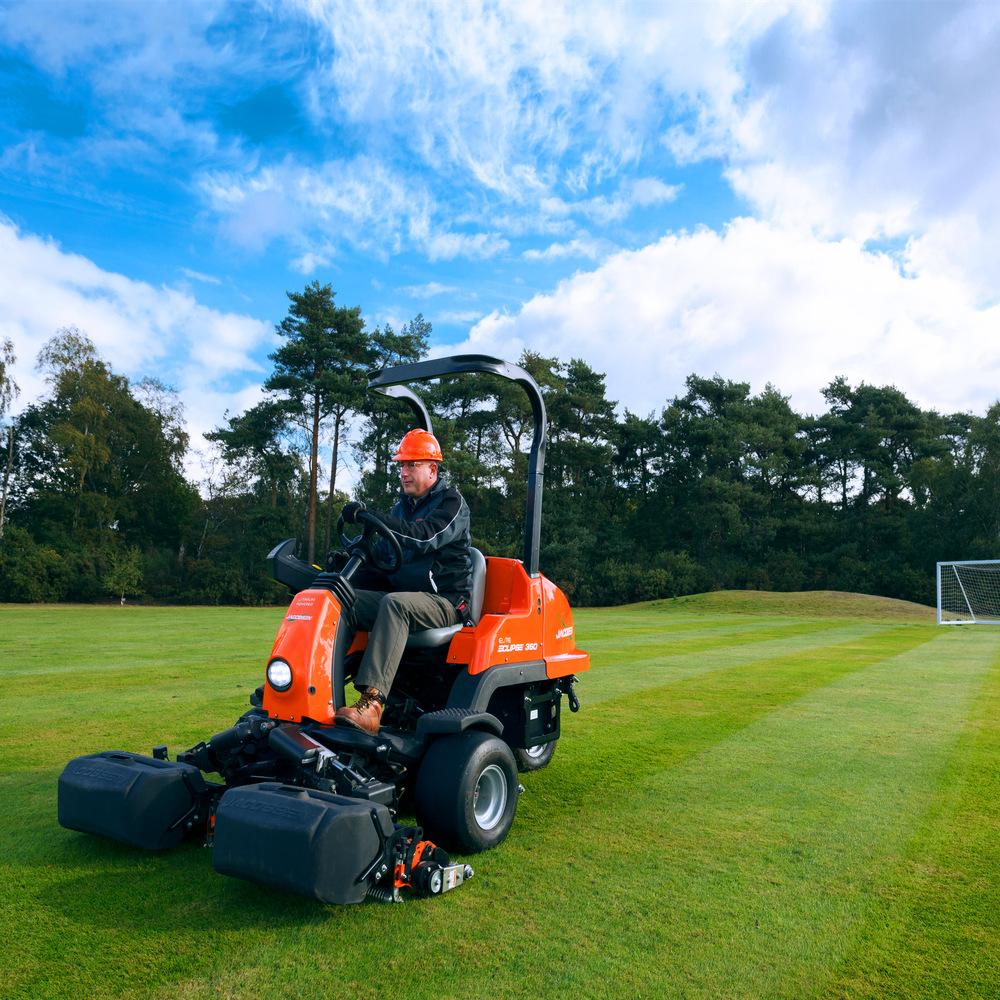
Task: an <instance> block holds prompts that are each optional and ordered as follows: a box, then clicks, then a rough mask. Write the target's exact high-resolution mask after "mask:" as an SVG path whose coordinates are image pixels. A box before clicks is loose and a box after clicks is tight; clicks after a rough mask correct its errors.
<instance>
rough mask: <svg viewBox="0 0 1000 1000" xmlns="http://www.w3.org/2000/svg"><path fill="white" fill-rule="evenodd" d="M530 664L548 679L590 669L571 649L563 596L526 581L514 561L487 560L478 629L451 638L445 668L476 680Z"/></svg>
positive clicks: (541, 581)
mask: <svg viewBox="0 0 1000 1000" xmlns="http://www.w3.org/2000/svg"><path fill="white" fill-rule="evenodd" d="M534 660H544V661H545V668H546V669H545V672H546V674H547V675H548V676H549V677H553V678H554V677H565V676H567V675H568V674H578V673H581V672H583V671H584V670H589V669H590V656H589V655H588V654H587V653H584V652H583V651H582V650H579V649H577V648H576V639H575V638H574V627H573V612H572V611H571V610H570V607H569V602H568V601H567V600H566V596H565V594H563V592H562V591H561V590H560V589H559V588H558V587H557V586H556V585H555V584H554V583H552V581H551V580H547V579H546V578H545V577H544V576H541V575H539V576H537V577H534V578H532V577H530V576H528V574H527V573H526V572H525V569H524V565H523V564H522V563H521V562H520V561H519V560H517V559H498V558H496V557H492V556H491V557H490V558H488V559H487V560H486V594H485V597H484V600H483V614H482V616H481V617H480V619H479V624H478V625H476V626H475V627H474V628H463V629H462V630H461V631H460V632H458V633H457V634H456V635H455V638H454V639H452V640H451V646H450V647H449V649H448V662H449V663H466V664H468V668H469V673H470V674H481V673H482V672H483V671H484V670H488V669H489V668H490V667H492V666H497V665H499V664H503V663H526V662H528V661H534Z"/></svg>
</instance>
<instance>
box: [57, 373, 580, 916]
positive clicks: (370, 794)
mask: <svg viewBox="0 0 1000 1000" xmlns="http://www.w3.org/2000/svg"><path fill="white" fill-rule="evenodd" d="M470 372H471V373H475V372H480V373H490V374H493V375H498V376H501V377H503V378H507V379H510V380H512V381H514V382H517V383H518V384H520V385H521V386H522V387H523V388H524V390H525V391H526V392H527V394H528V397H529V399H530V401H531V408H532V412H533V416H534V437H533V440H532V444H531V452H530V457H529V466H528V491H527V513H526V518H525V538H524V558H523V560H518V559H499V558H493V557H487V558H484V557H483V556H482V555H481V554H480V553H479V552H478V551H476V550H475V549H474V550H473V552H472V555H473V595H472V600H471V607H470V608H469V611H468V615H469V617H468V619H467V621H466V622H465V624H464V625H455V626H453V627H450V628H441V629H432V630H429V631H426V632H417V633H414V634H412V635H411V636H410V638H409V641H408V643H407V647H406V652H405V654H404V657H403V660H402V663H401V664H400V669H399V671H398V673H397V675H396V680H395V683H394V684H393V686H392V689H391V691H390V693H389V699H388V702H387V704H386V707H385V712H384V714H383V717H382V729H381V731H380V732H379V734H378V735H377V736H370V735H369V734H367V733H365V732H362V731H361V730H358V729H353V728H348V727H346V726H339V727H338V726H336V725H334V712H335V710H336V709H337V708H339V707H340V706H342V705H344V704H345V689H346V688H347V682H348V680H349V679H350V678H351V676H352V675H353V672H354V670H355V669H356V668H357V665H358V663H359V662H360V658H361V652H362V651H363V649H364V647H365V643H366V640H367V634H366V633H361V632H359V633H357V634H353V633H352V631H351V629H350V628H349V626H348V625H347V619H346V617H345V615H346V613H347V612H348V611H349V610H350V608H351V606H352V603H353V601H354V590H353V588H352V586H351V578H352V576H353V575H354V574H355V573H356V572H357V571H358V569H359V568H360V567H361V566H364V565H366V564H369V565H374V566H376V567H379V568H381V569H382V570H383V571H389V572H391V571H392V570H393V569H394V568H395V567H396V566H398V564H399V561H400V559H401V550H400V546H399V542H398V540H397V539H396V537H395V535H394V534H393V533H392V532H391V531H390V530H389V529H388V528H387V527H386V525H385V524H384V523H383V522H382V521H381V520H380V519H379V518H378V516H377V515H375V514H373V513H371V512H369V511H366V512H363V513H362V514H361V515H360V516H359V522H360V523H361V525H362V532H361V534H360V535H359V536H358V537H357V538H353V539H351V538H348V537H346V536H345V535H344V534H343V519H341V522H340V523H339V524H338V534H339V535H340V537H341V541H342V543H343V546H344V554H343V555H342V556H341V559H340V564H341V568H340V569H339V570H337V571H333V570H327V571H324V572H320V571H319V570H318V569H317V568H316V567H314V566H311V565H309V564H308V563H305V562H303V561H302V560H299V559H296V558H295V557H294V556H293V555H292V550H293V548H294V545H295V540H294V539H290V540H288V541H287V542H283V543H282V544H280V545H278V546H277V547H276V548H275V549H274V550H273V551H272V552H271V553H270V556H269V560H270V563H271V568H272V572H273V574H274V577H275V579H276V580H278V581H279V582H281V583H284V584H286V585H287V586H288V587H289V588H290V590H291V591H292V592H293V593H294V595H295V596H294V597H293V599H292V602H291V605H290V606H289V608H288V612H287V614H286V615H285V618H284V620H283V621H282V623H281V627H280V629H279V630H278V635H277V637H276V639H275V642H274V647H273V648H272V650H271V655H270V657H269V659H268V663H267V669H266V676H265V682H264V684H263V685H262V686H261V687H260V688H258V689H257V691H256V692H255V693H254V695H253V696H252V697H251V699H250V703H251V708H250V711H248V712H246V713H245V714H244V715H243V716H242V717H241V718H240V719H239V720H238V721H237V722H236V724H235V725H234V726H232V727H231V728H229V729H227V730H225V731H224V732H221V733H217V734H216V735H215V736H213V737H212V738H211V739H210V740H209V741H208V742H207V743H199V744H198V745H197V746H194V747H192V748H191V749H190V750H186V751H184V752H182V753H179V754H177V756H176V759H175V760H173V761H171V760H170V759H169V758H168V755H167V748H166V747H165V746H160V747H156V748H154V750H153V755H152V756H151V757H147V756H142V755H140V754H134V753H127V752H124V751H118V750H114V751H108V752H105V753H97V754H90V755H88V756H85V757H77V758H76V759H75V760H72V761H70V762H69V764H67V765H66V768H65V769H64V770H63V773H62V775H61V776H60V778H59V822H60V823H61V824H62V825H63V826H65V827H68V828H69V829H71V830H81V831H83V832H85V833H94V834H99V835H101V836H105V837H110V838H112V839H114V840H118V841H122V842H124V843H127V844H132V845H135V846H138V847H143V848H148V849H152V850H160V849H163V848H168V847H173V846H175V845H176V844H178V843H180V841H181V840H182V839H184V838H185V837H186V836H188V835H191V836H198V837H202V838H204V840H205V842H206V843H209V844H211V846H212V855H213V864H214V866H215V869H216V870H217V871H219V872H221V873H223V874H225V875H236V876H239V877H240V878H245V879H250V880H253V881H255V882H261V883H264V884H267V885H272V886H277V887H279V888H282V889H287V890H291V891H294V892H299V893H303V894H305V895H307V896H312V897H315V898H317V899H319V900H322V901H323V902H326V903H357V902H361V901H362V900H364V899H365V898H373V899H379V900H384V901H396V900H399V899H400V898H402V896H401V894H402V893H404V892H410V893H413V894H415V895H438V894H439V893H441V892H444V891H446V890H448V889H451V888H454V887H455V886H457V885H460V884H462V882H464V881H465V880H466V879H468V878H469V877H470V876H471V875H472V869H471V868H470V867H469V866H468V865H465V864H462V863H458V864H453V863H452V861H451V858H450V857H449V855H448V854H447V853H445V852H446V850H448V851H458V852H462V853H474V852H477V851H482V850H485V849H487V848H490V847H494V846H495V845H496V844H499V843H500V842H501V841H502V840H503V839H504V838H505V837H506V836H507V833H508V831H509V830H510V827H511V824H512V823H513V821H514V813H515V811H516V808H517V798H518V795H519V793H520V792H521V791H522V789H521V786H520V785H519V784H518V777H517V775H518V771H519V770H520V771H533V770H538V769H540V768H542V767H544V766H545V765H546V764H547V763H548V762H549V760H550V759H551V757H552V754H553V751H554V750H555V745H556V740H557V739H558V738H559V731H560V707H561V703H562V697H563V695H565V696H566V698H567V701H568V702H569V707H570V709H571V710H572V711H574V712H575V711H576V710H577V709H578V708H579V702H578V700H577V698H576V695H575V693H574V691H573V684H574V682H575V680H576V676H575V675H576V674H578V673H580V672H581V671H583V670H587V669H588V668H589V666H590V660H589V657H588V655H587V654H586V653H584V652H582V651H580V650H578V649H577V648H576V643H575V640H574V633H573V616H572V613H571V611H570V608H569V604H568V602H567V600H566V598H565V596H564V595H563V593H562V592H561V591H560V590H559V588H558V587H556V586H555V585H554V584H552V583H551V582H550V581H549V580H546V579H545V577H544V576H542V575H541V574H540V573H539V571H538V548H539V528H540V520H541V506H542V472H543V467H544V462H545V430H546V418H545V406H544V403H543V400H542V396H541V392H540V391H539V389H538V385H537V384H536V383H535V381H534V380H533V379H532V377H531V376H530V375H529V374H528V373H527V372H526V371H524V370H523V369H521V368H519V367H517V366H516V365H511V364H507V363H506V362H503V361H499V360H497V359H496V358H489V357H484V356H481V355H464V356H458V357H452V358H441V359H437V360H432V361H423V362H419V363H417V364H411V365H401V366H398V367H395V368H389V369H386V370H384V371H382V372H380V373H379V374H378V375H377V376H376V377H375V378H374V379H372V381H371V382H370V388H372V389H375V390H377V391H379V392H382V393H384V394H386V395H388V396H393V397H396V398H398V399H400V400H402V401H403V402H405V403H406V404H407V405H409V407H410V408H411V410H412V411H413V413H414V415H415V418H416V421H417V423H418V424H419V425H420V426H421V427H423V428H424V429H425V430H428V431H429V430H431V429H432V428H431V421H430V417H429V415H428V413H427V410H426V408H425V407H424V405H423V403H422V402H421V401H420V398H419V397H418V396H417V395H416V394H415V393H414V392H413V391H412V390H410V389H409V388H407V387H406V386H405V385H404V383H412V382H420V381H425V380H428V379H434V378H440V377H442V376H450V375H458V374H462V373H470ZM205 774H212V775H218V776H219V777H220V778H221V779H222V781H221V782H219V781H215V780H207V779H206V778H205ZM399 812H402V813H403V814H404V815H408V814H409V813H410V812H415V814H416V819H417V822H418V823H419V826H408V825H405V824H401V823H398V822H397V821H396V816H397V813H399Z"/></svg>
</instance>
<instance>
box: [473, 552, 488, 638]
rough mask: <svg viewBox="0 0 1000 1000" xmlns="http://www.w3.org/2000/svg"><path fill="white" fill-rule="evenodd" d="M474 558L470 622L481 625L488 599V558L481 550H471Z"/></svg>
mask: <svg viewBox="0 0 1000 1000" xmlns="http://www.w3.org/2000/svg"><path fill="white" fill-rule="evenodd" d="M469 553H470V555H471V556H472V593H471V594H470V595H469V621H471V622H472V624H473V625H478V624H479V616H480V615H481V614H482V613H483V599H484V598H485V597H486V558H485V556H484V555H483V554H482V552H480V551H479V549H469Z"/></svg>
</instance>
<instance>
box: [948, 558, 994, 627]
mask: <svg viewBox="0 0 1000 1000" xmlns="http://www.w3.org/2000/svg"><path fill="white" fill-rule="evenodd" d="M937 620H938V624H939V625H1000V559H967V560H964V561H959V562H939V563H938V564H937Z"/></svg>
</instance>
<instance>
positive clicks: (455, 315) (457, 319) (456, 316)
mask: <svg viewBox="0 0 1000 1000" xmlns="http://www.w3.org/2000/svg"><path fill="white" fill-rule="evenodd" d="M482 315H483V311H482V309H446V310H445V311H444V312H439V313H437V315H435V316H434V317H433V318H434V320H435V321H436V322H438V323H453V324H455V325H456V326H467V325H469V324H470V323H475V321H476V320H477V319H479V318H480V317H481V316H482Z"/></svg>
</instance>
